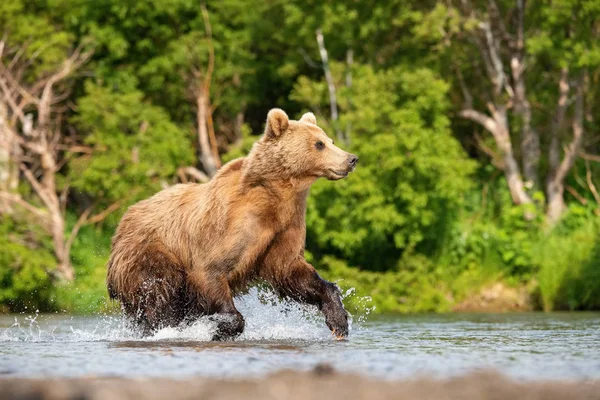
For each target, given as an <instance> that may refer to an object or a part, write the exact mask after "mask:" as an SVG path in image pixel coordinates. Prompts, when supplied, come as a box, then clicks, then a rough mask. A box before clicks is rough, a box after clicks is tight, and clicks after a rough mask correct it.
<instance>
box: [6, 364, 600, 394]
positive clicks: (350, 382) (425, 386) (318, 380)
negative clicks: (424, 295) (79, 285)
mask: <svg viewBox="0 0 600 400" xmlns="http://www.w3.org/2000/svg"><path fill="white" fill-rule="evenodd" d="M0 397H1V398H2V399H5V400H12V399H15V400H16V399H20V400H21V399H49V400H63V399H65V400H67V399H69V400H71V399H72V400H75V399H77V400H83V399H89V400H95V399H98V400H100V399H102V400H112V399H115V400H116V399H119V400H121V399H150V400H152V399H169V400H176V399H250V400H253V399H256V400H269V399H290V400H295V399H298V400H310V399H377V400H381V399H419V400H442V399H444V400H453V399H456V400H459V399H460V400H476V399H477V400H478V399H509V400H518V399H528V400H535V399H539V400H542V399H544V400H553V399H578V400H586V399H600V380H591V381H578V382H575V381H571V382H550V381H543V382H542V381H538V382H531V381H516V380H512V379H508V378H506V377H504V376H502V375H500V374H497V373H490V372H486V373H473V374H470V375H465V376H462V377H455V378H451V379H444V380H433V379H428V378H415V379H410V380H402V381H391V380H377V379H373V378H368V377H364V376H359V375H350V374H341V373H337V372H335V371H334V370H333V368H331V367H330V366H327V365H320V366H317V367H316V368H315V369H314V370H313V371H312V372H291V371H284V372H279V373H276V374H273V375H270V376H268V377H266V378H255V379H243V380H239V379H238V380H235V379H227V380H225V379H211V378H200V377H198V378H191V379H185V380H175V379H162V378H161V379H151V378H143V379H121V378H116V377H115V378H106V377H82V378H71V379H65V378H57V379H31V378H28V379H25V378H12V379H8V378H5V379H0Z"/></svg>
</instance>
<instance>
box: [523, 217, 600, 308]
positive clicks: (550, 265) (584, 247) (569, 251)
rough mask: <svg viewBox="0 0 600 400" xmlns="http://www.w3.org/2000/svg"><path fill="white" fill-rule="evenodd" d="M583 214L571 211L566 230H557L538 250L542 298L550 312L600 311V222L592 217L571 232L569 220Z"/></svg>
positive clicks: (543, 304)
mask: <svg viewBox="0 0 600 400" xmlns="http://www.w3.org/2000/svg"><path fill="white" fill-rule="evenodd" d="M580 212H582V209H581V208H580V207H579V206H576V208H575V209H571V210H570V215H567V217H566V219H565V221H564V223H563V227H562V228H563V229H561V227H557V229H556V231H553V232H552V233H551V234H550V235H549V236H548V237H546V238H545V239H544V240H542V241H540V243H539V244H538V245H537V246H536V249H535V254H536V257H535V258H536V262H537V263H538V264H539V266H540V272H539V275H538V282H539V294H540V297H541V303H542V306H543V308H544V310H546V311H552V310H593V309H598V308H599V307H600V221H598V218H596V217H595V216H593V215H590V216H589V218H588V219H587V221H586V222H585V223H584V224H582V225H581V226H579V227H577V228H574V229H573V230H571V229H572V224H571V222H572V221H569V220H570V219H572V218H574V217H575V218H577V216H578V215H580ZM573 214H575V215H573ZM568 226H571V229H567V228H566V227H568Z"/></svg>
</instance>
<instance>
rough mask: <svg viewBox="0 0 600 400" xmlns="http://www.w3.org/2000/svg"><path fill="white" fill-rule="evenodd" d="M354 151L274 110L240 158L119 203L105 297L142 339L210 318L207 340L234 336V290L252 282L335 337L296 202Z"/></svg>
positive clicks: (335, 296) (311, 119)
mask: <svg viewBox="0 0 600 400" xmlns="http://www.w3.org/2000/svg"><path fill="white" fill-rule="evenodd" d="M357 162H358V157H357V156H356V155H354V154H351V153H348V152H346V151H344V150H342V149H340V148H339V147H337V146H335V145H334V142H333V140H332V139H330V138H329V137H328V136H327V135H326V134H325V132H324V131H323V130H322V129H321V128H320V127H318V126H317V121H316V118H315V116H314V114H312V113H306V114H304V115H303V116H302V117H301V118H300V120H298V121H294V120H290V119H289V118H288V116H287V114H286V113H285V112H284V111H283V110H281V109H278V108H275V109H272V110H270V111H269V113H268V115H267V121H266V125H265V130H264V133H263V135H262V136H261V138H260V139H259V140H258V141H257V142H256V143H255V144H254V145H253V147H252V149H251V150H250V152H249V154H248V155H247V156H246V157H242V158H238V159H235V160H232V161H230V162H229V163H227V164H225V165H224V166H223V167H222V168H221V169H220V170H219V171H217V173H216V174H215V176H214V177H213V178H212V179H211V180H210V181H209V182H207V183H203V184H198V183H187V184H177V185H174V186H172V187H170V188H167V189H164V190H162V191H160V192H158V193H157V194H155V195H154V196H152V197H150V198H148V199H146V200H142V201H140V202H138V203H136V204H134V205H133V206H131V207H129V209H128V210H127V211H126V213H125V214H124V215H123V217H122V219H121V221H120V223H119V225H118V227H117V229H116V232H115V234H114V236H113V238H112V244H111V253H110V257H109V261H108V265H107V270H108V271H107V278H106V283H107V288H108V293H109V296H110V298H111V299H116V300H118V301H119V302H120V303H121V308H122V310H123V313H124V315H125V316H126V317H128V319H129V320H130V321H131V322H132V323H133V324H134V326H136V327H137V328H139V330H140V332H142V334H143V335H151V334H153V333H154V332H156V331H157V330H158V329H161V328H163V327H169V326H170V327H177V326H185V325H186V324H190V323H193V322H194V321H195V320H197V319H198V318H199V317H201V316H209V317H208V318H210V319H211V320H213V321H215V322H216V331H215V333H214V336H213V340H228V339H234V338H235V337H237V336H238V335H240V334H241V333H242V332H243V330H244V325H245V322H244V317H243V316H242V315H241V313H240V312H239V311H238V310H237V309H236V307H235V305H234V301H233V299H234V296H235V295H236V294H238V293H240V292H241V291H243V290H244V289H246V288H248V286H249V285H250V284H252V283H253V282H255V281H257V280H261V281H263V282H266V283H267V284H268V285H270V286H272V288H273V289H274V290H275V291H276V292H277V293H278V294H279V295H280V296H282V297H285V298H288V299H292V300H294V301H297V302H301V303H306V304H311V305H315V306H317V307H318V309H319V310H320V311H321V312H322V313H323V315H324V317H325V322H326V325H327V326H328V328H329V329H330V330H331V331H332V332H333V334H334V335H335V337H336V338H338V339H343V338H345V337H346V336H347V335H348V314H347V312H346V310H345V309H344V305H343V303H342V298H341V292H340V289H339V287H338V286H337V285H336V284H334V283H331V282H328V281H326V280H324V279H323V278H321V277H320V276H319V274H318V273H317V271H316V269H315V268H314V267H313V266H312V265H311V264H309V263H308V262H307V261H306V260H305V258H304V248H305V240H306V222H305V216H306V200H307V196H308V194H309V189H310V187H311V185H312V184H313V183H314V182H315V180H317V179H318V178H320V177H324V178H326V179H329V180H333V181H335V180H339V179H342V178H345V177H346V176H347V175H348V174H349V173H350V172H352V171H353V170H354V169H355V167H356V164H357Z"/></svg>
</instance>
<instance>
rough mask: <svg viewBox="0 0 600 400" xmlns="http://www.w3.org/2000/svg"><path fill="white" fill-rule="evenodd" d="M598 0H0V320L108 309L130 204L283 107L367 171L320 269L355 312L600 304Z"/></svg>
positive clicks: (314, 221)
mask: <svg viewBox="0 0 600 400" xmlns="http://www.w3.org/2000/svg"><path fill="white" fill-rule="evenodd" d="M599 81H600V2H598V1H596V0H552V1H550V0H539V1H525V0H511V1H508V0H486V1H475V0H445V1H431V0H426V1H422V0H388V1H377V2H370V1H355V0H331V1H326V2H323V1H313V0H304V1H293V0H267V1H242V0H222V1H208V2H206V3H202V2H198V1H193V0H144V1H129V0H126V1H123V0H96V1H88V0H5V1H2V2H0V283H1V285H0V311H4V312H19V311H23V310H33V309H37V310H40V311H67V312H77V313H93V312H98V311H101V310H111V309H114V308H115V305H114V304H112V303H110V302H108V301H107V294H106V288H105V284H104V278H105V273H106V270H105V268H106V267H105V265H106V260H107V258H108V254H109V251H110V239H111V236H112V234H113V232H114V230H115V227H116V225H117V223H118V221H119V218H120V217H121V216H122V215H123V213H124V212H125V210H126V209H127V207H128V206H129V205H131V204H133V203H134V202H136V201H139V200H141V199H143V198H146V197H148V196H150V195H152V194H153V193H155V192H157V191H159V190H161V189H162V188H165V187H168V186H170V185H173V184H176V183H179V182H205V181H207V180H209V179H210V177H211V176H213V175H214V173H215V171H216V170H217V169H218V168H219V167H220V166H221V165H222V164H224V163H225V162H227V161H228V160H231V159H233V158H235V157H239V156H243V155H244V154H246V153H247V152H248V150H249V149H250V147H251V145H252V143H253V142H254V141H255V140H256V139H257V138H258V136H259V135H260V134H261V133H262V130H263V126H264V121H265V118H266V114H267V112H268V110H269V109H270V108H273V107H280V108H283V109H284V110H286V112H287V113H288V114H289V115H290V116H291V117H292V118H298V117H299V116H300V115H301V114H302V113H303V112H306V111H312V112H314V113H315V114H316V115H317V120H318V123H319V125H320V126H322V127H323V128H324V129H325V130H326V131H327V132H328V133H329V134H330V136H332V137H333V138H334V139H335V140H336V144H337V143H339V145H340V146H341V147H343V148H345V149H347V150H348V151H351V152H353V153H356V154H358V155H359V156H360V160H361V161H360V165H359V167H358V168H357V170H356V171H355V173H353V174H352V175H351V176H350V177H349V178H348V179H345V180H343V181H340V182H336V183H332V182H328V181H319V182H318V183H317V184H315V186H314V187H313V189H312V191H311V195H310V198H309V203H308V214H307V237H308V239H307V249H306V253H307V259H309V261H310V262H312V263H314V265H315V266H316V267H317V268H318V269H319V270H320V271H321V272H322V273H323V274H324V275H325V276H326V277H328V278H329V279H333V280H336V281H338V283H339V284H340V286H342V288H344V289H345V290H350V291H352V289H351V288H354V289H355V290H356V293H355V294H354V295H353V296H349V297H348V299H347V303H348V305H349V306H351V307H353V306H354V307H362V306H363V305H362V304H363V302H364V298H363V296H370V297H371V298H372V301H371V303H370V304H373V305H375V306H376V310H377V311H381V312H429V311H435V312H444V311H450V310H527V309H540V310H590V309H599V308H600V235H599V233H600V219H599V215H600V194H599V193H598V185H600V182H599V181H598V177H599V176H600V164H599V162H600V124H599V123H600V121H598V115H597V112H595V110H597V109H598V105H599V101H600V96H599V95H600V91H599V90H598V88H599Z"/></svg>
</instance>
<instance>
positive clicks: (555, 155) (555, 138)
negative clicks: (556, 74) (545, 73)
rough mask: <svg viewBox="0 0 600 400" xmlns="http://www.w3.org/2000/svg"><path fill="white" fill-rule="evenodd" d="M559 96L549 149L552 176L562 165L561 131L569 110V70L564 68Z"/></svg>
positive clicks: (559, 85)
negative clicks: (560, 164)
mask: <svg viewBox="0 0 600 400" xmlns="http://www.w3.org/2000/svg"><path fill="white" fill-rule="evenodd" d="M558 89H559V96H558V103H557V106H556V111H555V114H554V118H553V121H552V126H551V127H550V147H549V149H548V164H549V167H550V174H551V175H554V174H555V173H556V171H557V169H558V166H559V163H560V139H559V136H560V131H561V130H562V128H563V124H564V121H565V113H566V110H567V106H568V104H567V100H568V96H569V69H568V68H566V67H564V68H562V69H561V71H560V80H559V83H558Z"/></svg>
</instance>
